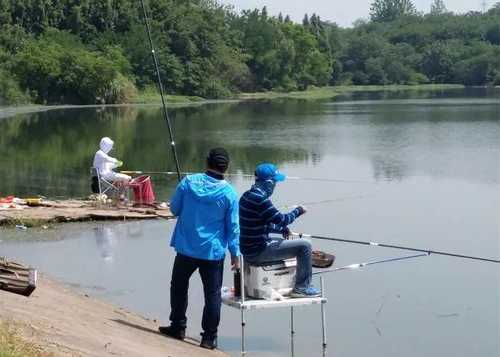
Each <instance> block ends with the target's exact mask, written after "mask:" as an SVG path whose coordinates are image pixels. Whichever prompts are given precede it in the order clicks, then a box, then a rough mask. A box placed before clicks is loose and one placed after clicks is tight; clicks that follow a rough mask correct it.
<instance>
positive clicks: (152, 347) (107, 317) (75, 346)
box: [0, 276, 227, 357]
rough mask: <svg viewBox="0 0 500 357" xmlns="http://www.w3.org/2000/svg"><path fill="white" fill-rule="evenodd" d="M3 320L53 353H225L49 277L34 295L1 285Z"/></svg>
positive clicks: (201, 356)
mask: <svg viewBox="0 0 500 357" xmlns="http://www.w3.org/2000/svg"><path fill="white" fill-rule="evenodd" d="M0 321H12V322H13V323H14V324H15V325H16V326H18V327H19V328H20V332H21V334H22V337H23V338H24V339H26V340H29V341H30V342H32V343H34V344H35V345H37V346H39V347H40V348H41V349H42V350H43V351H46V352H47V353H53V355H55V356H85V357H86V356H92V357H94V356H95V357H103V356H127V357H129V356H130V357H136V356H137V357H144V356H148V357H156V356H158V357H167V356H170V357H181V356H190V357H211V356H213V357H217V356H219V357H224V356H227V355H226V354H225V353H223V352H221V351H209V350H205V349H202V348H200V347H198V345H197V344H198V342H196V341H194V340H186V342H181V341H177V340H174V339H170V338H167V337H164V336H162V335H160V334H159V333H158V332H157V331H158V323H157V322H156V321H154V320H149V319H146V318H144V317H141V316H139V315H137V314H134V313H132V312H129V311H126V310H124V309H122V308H118V307H115V306H113V305H111V304H108V303H104V302H101V301H98V300H96V299H94V298H92V297H89V296H88V295H83V294H78V293H75V292H73V291H71V290H70V289H68V288H66V287H65V286H64V285H62V284H59V283H57V282H55V281H53V280H51V279H49V278H48V277H46V276H40V279H39V284H38V287H37V289H36V290H35V292H34V293H33V294H32V295H31V297H29V298H26V297H23V296H18V295H15V294H12V293H8V292H5V291H2V290H0Z"/></svg>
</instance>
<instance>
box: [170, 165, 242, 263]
mask: <svg viewBox="0 0 500 357" xmlns="http://www.w3.org/2000/svg"><path fill="white" fill-rule="evenodd" d="M170 210H171V211H172V213H173V214H174V215H176V216H177V217H178V218H177V224H176V225H175V230H174V234H173V235H172V241H171V242H170V246H172V247H174V249H175V250H176V252H177V253H180V254H182V255H186V256H188V257H192V258H197V259H205V260H221V259H224V257H225V251H226V249H227V248H229V251H230V253H231V255H232V256H235V257H236V256H239V255H240V248H239V238H240V226H239V215H238V195H237V194H236V191H235V190H234V188H233V187H232V186H231V185H230V184H229V183H228V182H227V181H225V180H217V179H216V178H213V177H210V176H208V175H207V174H194V175H189V176H186V177H185V178H184V179H183V180H182V181H181V182H180V183H179V185H178V186H177V189H176V190H175V193H174V196H173V197H172V199H171V201H170Z"/></svg>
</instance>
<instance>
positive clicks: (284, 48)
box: [0, 0, 500, 104]
mask: <svg viewBox="0 0 500 357" xmlns="http://www.w3.org/2000/svg"><path fill="white" fill-rule="evenodd" d="M147 2H148V3H149V9H150V17H151V25H152V32H153V37H154V42H155V44H156V47H157V55H158V58H159V63H160V70H161V74H162V77H163V79H164V82H165V83H164V84H165V87H166V89H167V91H168V93H171V94H183V95H194V96H201V97H205V98H223V97H228V96H231V95H233V94H235V93H238V92H242V91H245V92H253V91H269V90H276V91H292V90H305V89H307V88H308V87H310V86H326V85H339V84H354V85H365V84H377V85H385V84H419V83H461V84H465V85H491V84H500V3H497V4H496V5H494V6H493V7H492V8H491V9H489V10H488V11H487V12H485V13H480V12H469V13H467V14H464V15H455V14H453V13H451V12H449V11H448V10H447V9H446V6H445V4H444V2H443V0H435V1H434V3H433V4H432V7H431V9H430V12H429V13H426V14H422V13H419V12H417V10H416V9H415V6H414V5H413V3H412V2H411V1H410V0H375V1H374V2H373V3H372V5H371V11H370V20H369V21H357V22H356V23H355V26H354V27H353V28H340V27H338V26H337V25H336V24H334V23H330V22H327V21H323V20H321V18H320V17H319V16H318V15H316V14H313V15H312V16H308V15H306V16H305V17H304V19H303V21H302V23H301V24H297V23H294V22H292V21H291V20H290V18H289V17H288V16H283V15H281V14H280V15H278V16H270V15H269V14H268V13H267V9H266V8H265V7H264V8H263V9H255V10H246V11H243V12H242V13H240V14H237V13H235V12H234V11H233V10H232V8H230V7H228V6H224V5H221V4H220V3H218V2H217V1H216V0H149V1H147ZM333 10H334V9H333V8H332V11H333ZM150 56H151V52H150V49H149V43H148V39H147V36H146V33H145V29H144V23H143V16H142V9H141V4H140V1H138V0H0V104H6V103H16V102H26V101H34V102H37V103H84V104H89V103H123V102H127V101H129V100H130V98H132V97H133V96H134V95H135V94H136V92H137V90H144V89H146V88H148V87H152V86H154V85H155V84H154V83H155V74H154V68H153V66H152V61H151V58H150Z"/></svg>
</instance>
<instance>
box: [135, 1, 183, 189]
mask: <svg viewBox="0 0 500 357" xmlns="http://www.w3.org/2000/svg"><path fill="white" fill-rule="evenodd" d="M141 5H142V11H143V13H144V22H145V24H146V30H147V33H148V38H149V45H150V46H151V56H152V58H153V62H154V65H155V70H156V77H157V79H158V87H159V89H160V97H161V103H162V108H163V109H162V111H163V117H164V118H165V120H166V122H167V127H168V134H169V136H170V147H171V149H172V155H173V156H174V161H175V168H176V170H177V180H179V181H180V180H181V169H180V166H179V160H178V158H177V149H176V147H175V141H174V133H173V130H172V125H171V122H170V117H169V115H168V110H167V102H166V100H165V96H164V93H163V84H162V81H161V75H160V69H159V67H158V60H157V59H156V51H155V47H154V45H153V39H152V37H151V29H150V27H149V20H148V14H147V11H146V6H145V5H144V0H141Z"/></svg>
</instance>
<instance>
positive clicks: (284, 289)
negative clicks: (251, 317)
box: [244, 258, 297, 299]
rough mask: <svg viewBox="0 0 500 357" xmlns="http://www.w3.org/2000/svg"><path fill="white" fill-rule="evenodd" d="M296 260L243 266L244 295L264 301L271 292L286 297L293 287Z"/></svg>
mask: <svg viewBox="0 0 500 357" xmlns="http://www.w3.org/2000/svg"><path fill="white" fill-rule="evenodd" d="M296 270H297V259H295V258H294V259H286V260H281V261H276V262H272V263H265V264H258V265H257V264H255V265H254V264H249V263H246V264H245V268H244V274H245V275H244V279H245V295H246V296H249V297H252V298H256V299H264V298H266V297H269V296H270V294H271V293H272V291H273V290H274V291H276V292H277V293H279V294H281V295H288V294H290V292H291V291H292V289H293V287H294V285H295V274H296Z"/></svg>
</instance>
